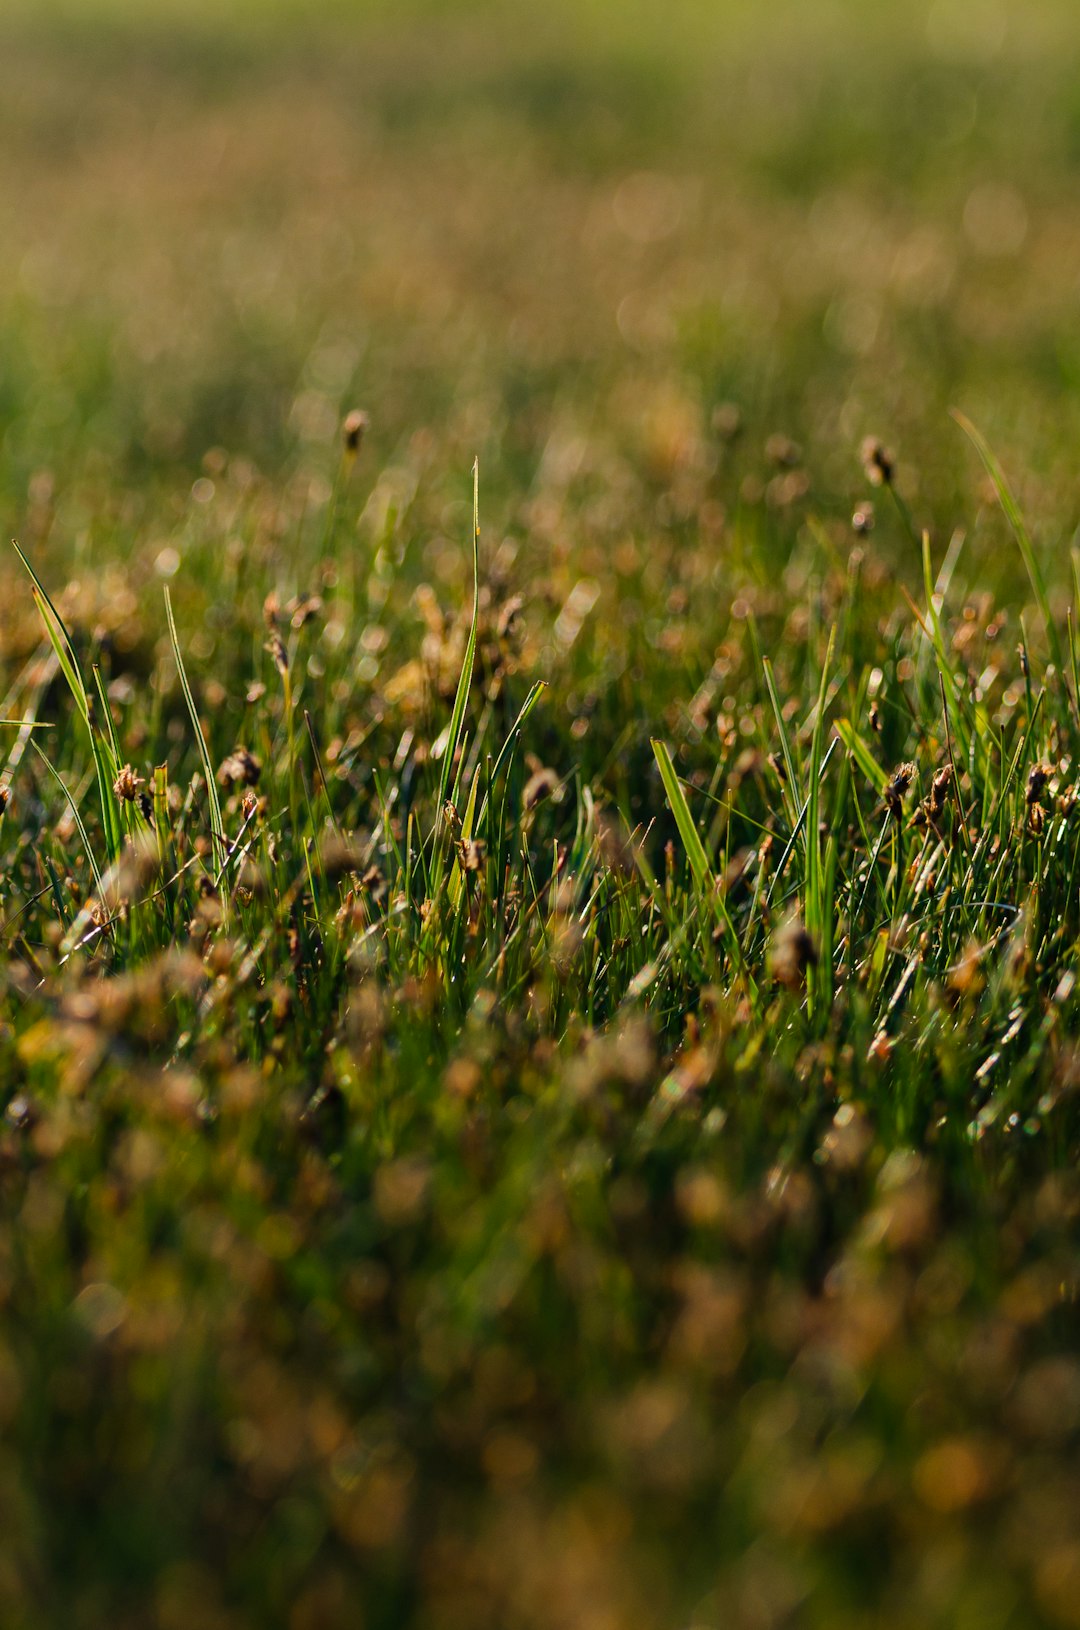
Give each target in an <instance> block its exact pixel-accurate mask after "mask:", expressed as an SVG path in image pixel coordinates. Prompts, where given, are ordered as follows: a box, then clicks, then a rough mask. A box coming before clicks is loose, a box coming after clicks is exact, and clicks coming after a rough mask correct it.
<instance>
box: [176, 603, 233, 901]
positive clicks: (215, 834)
mask: <svg viewBox="0 0 1080 1630" xmlns="http://www.w3.org/2000/svg"><path fill="white" fill-rule="evenodd" d="M165 616H166V618H167V619H168V623H169V639H170V640H171V642H172V650H173V657H174V659H175V661H176V671H177V673H178V674H179V676H180V688H181V690H182V691H183V693H184V701H185V702H186V703H187V710H188V715H189V717H190V719H191V727H192V729H193V730H194V732H195V740H196V743H197V744H198V748H199V759H200V761H201V763H202V767H203V775H204V776H205V778H206V796H207V799H208V800H209V803H210V819H211V822H212V823H213V830H212V832H211V834H210V841H211V845H212V849H213V855H214V874H215V876H216V875H217V873H218V872H221V871H223V870H224V868H225V863H226V861H227V859H228V851H227V848H226V845H225V827H224V824H223V822H222V819H221V800H220V799H219V798H218V790H217V781H216V779H215V777H214V767H213V765H212V764H211V762H210V750H209V748H208V747H207V745H206V737H205V735H204V734H203V727H202V723H201V721H200V719H199V713H198V709H197V708H196V706H195V698H194V696H193V695H192V694H191V686H190V685H189V684H188V676H187V669H186V668H185V667H184V657H183V653H182V652H181V650H180V640H179V637H178V635H177V632H176V619H175V618H174V616H173V609H172V600H171V598H170V596H169V591H168V588H166V590H165Z"/></svg>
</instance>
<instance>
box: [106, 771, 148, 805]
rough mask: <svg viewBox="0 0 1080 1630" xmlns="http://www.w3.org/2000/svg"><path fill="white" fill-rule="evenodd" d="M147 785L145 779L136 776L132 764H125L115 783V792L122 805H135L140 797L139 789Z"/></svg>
mask: <svg viewBox="0 0 1080 1630" xmlns="http://www.w3.org/2000/svg"><path fill="white" fill-rule="evenodd" d="M145 785H146V782H145V779H144V778H143V777H142V776H141V775H136V774H135V771H134V770H133V769H132V767H131V765H130V764H125V765H124V767H123V769H122V770H121V771H120V774H119V775H118V776H117V778H116V780H115V781H114V782H113V791H114V792H115V794H116V796H117V797H118V798H119V799H120V801H121V802H122V803H125V804H133V803H134V802H135V800H136V798H137V797H138V796H139V788H140V787H143V786H145Z"/></svg>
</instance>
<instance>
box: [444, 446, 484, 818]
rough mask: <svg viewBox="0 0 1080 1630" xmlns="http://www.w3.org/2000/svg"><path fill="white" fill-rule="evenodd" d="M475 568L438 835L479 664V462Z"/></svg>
mask: <svg viewBox="0 0 1080 1630" xmlns="http://www.w3.org/2000/svg"><path fill="white" fill-rule="evenodd" d="M472 566H473V609H472V625H471V627H470V629H469V638H468V643H467V644H466V646H465V657H464V660H463V662H462V664H461V673H460V675H459V677H458V684H457V692H456V694H455V696H454V707H453V711H452V713H451V715H450V728H449V730H448V732H447V737H446V745H445V747H444V749H443V759H442V768H441V771H440V774H439V803H438V809H437V810H436V816H435V819H436V832H439V831H441V824H442V812H443V806H444V804H445V803H446V798H447V794H448V792H449V790H450V778H451V776H452V775H453V774H454V759H455V757H456V755H457V750H458V744H459V742H460V739H461V728H462V724H463V722H464V719H465V709H466V707H467V706H468V701H469V691H470V689H471V688H472V676H473V666H474V664H475V662H476V630H477V626H478V624H479V621H480V461H479V459H477V460H475V461H474V463H473V540H472Z"/></svg>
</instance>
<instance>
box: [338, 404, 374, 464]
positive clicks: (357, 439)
mask: <svg viewBox="0 0 1080 1630" xmlns="http://www.w3.org/2000/svg"><path fill="white" fill-rule="evenodd" d="M368 423H369V420H368V416H367V414H366V413H365V412H364V411H363V409H362V408H353V409H352V410H351V412H349V413H346V415H345V419H344V422H343V423H342V426H341V435H342V440H343V441H344V443H345V451H346V452H347V453H349V454H351V456H352V457H353V458H355V457H356V455H357V453H358V452H359V451H360V447H361V443H362V442H363V440H364V435H365V432H366V431H367V427H368Z"/></svg>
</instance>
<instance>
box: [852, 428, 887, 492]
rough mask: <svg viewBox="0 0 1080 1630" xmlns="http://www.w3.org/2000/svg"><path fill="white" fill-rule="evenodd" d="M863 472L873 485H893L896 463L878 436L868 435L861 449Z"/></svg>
mask: <svg viewBox="0 0 1080 1630" xmlns="http://www.w3.org/2000/svg"><path fill="white" fill-rule="evenodd" d="M859 456H860V458H861V459H862V467H863V472H864V474H865V476H866V479H867V481H869V483H870V485H871V486H872V487H891V486H892V479H893V475H894V474H895V469H896V467H895V465H894V463H893V456H892V454H891V453H890V452H889V451H888V450H887V448H886V447H885V445H884V443H882V442H880V441H879V440H878V438H877V437H876V436H866V437H865V438H864V439H863V444H862V447H861V448H860V449H859Z"/></svg>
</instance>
